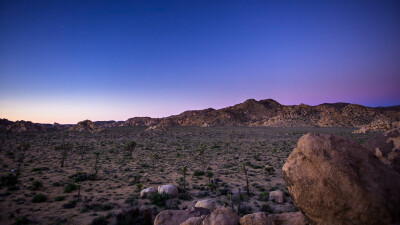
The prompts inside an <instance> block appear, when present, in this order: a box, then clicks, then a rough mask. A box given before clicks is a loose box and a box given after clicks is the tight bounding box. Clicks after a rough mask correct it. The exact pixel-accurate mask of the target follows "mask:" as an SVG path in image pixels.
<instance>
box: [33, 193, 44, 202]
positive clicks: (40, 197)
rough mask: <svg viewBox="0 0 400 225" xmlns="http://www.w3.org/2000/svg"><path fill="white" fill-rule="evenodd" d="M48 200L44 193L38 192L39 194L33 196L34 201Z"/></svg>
mask: <svg viewBox="0 0 400 225" xmlns="http://www.w3.org/2000/svg"><path fill="white" fill-rule="evenodd" d="M46 200H47V197H46V195H44V194H37V195H35V196H33V198H32V202H33V203H39V202H45V201H46Z"/></svg>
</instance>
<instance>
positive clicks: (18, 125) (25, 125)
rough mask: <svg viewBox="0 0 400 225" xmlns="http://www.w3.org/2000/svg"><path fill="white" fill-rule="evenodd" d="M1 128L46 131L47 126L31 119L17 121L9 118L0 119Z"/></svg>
mask: <svg viewBox="0 0 400 225" xmlns="http://www.w3.org/2000/svg"><path fill="white" fill-rule="evenodd" d="M0 129H4V130H10V131H13V132H24V131H45V130H46V129H47V128H46V127H45V126H44V125H42V124H37V123H32V122H31V121H24V120H18V121H16V122H12V121H9V120H7V119H0Z"/></svg>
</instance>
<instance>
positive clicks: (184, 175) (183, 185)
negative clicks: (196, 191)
mask: <svg viewBox="0 0 400 225" xmlns="http://www.w3.org/2000/svg"><path fill="white" fill-rule="evenodd" d="M186 172H187V168H186V166H184V167H182V168H181V173H182V177H181V186H182V189H183V191H184V192H186V175H187V174H186Z"/></svg>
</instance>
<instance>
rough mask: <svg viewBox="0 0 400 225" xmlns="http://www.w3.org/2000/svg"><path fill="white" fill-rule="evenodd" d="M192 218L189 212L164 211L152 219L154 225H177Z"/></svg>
mask: <svg viewBox="0 0 400 225" xmlns="http://www.w3.org/2000/svg"><path fill="white" fill-rule="evenodd" d="M191 217H194V215H192V214H191V213H190V210H188V209H187V210H164V211H161V212H160V213H159V214H158V215H157V216H156V218H155V219H154V225H177V224H181V223H183V222H185V221H186V220H187V219H189V218H191Z"/></svg>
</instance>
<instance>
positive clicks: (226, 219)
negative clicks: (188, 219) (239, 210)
mask: <svg viewBox="0 0 400 225" xmlns="http://www.w3.org/2000/svg"><path fill="white" fill-rule="evenodd" d="M239 219H240V217H239V216H238V215H237V214H236V213H234V212H232V210H230V209H228V208H226V207H219V208H217V209H215V210H214V211H213V212H212V213H211V215H209V216H207V217H206V218H205V219H204V220H203V222H202V225H239Z"/></svg>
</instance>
